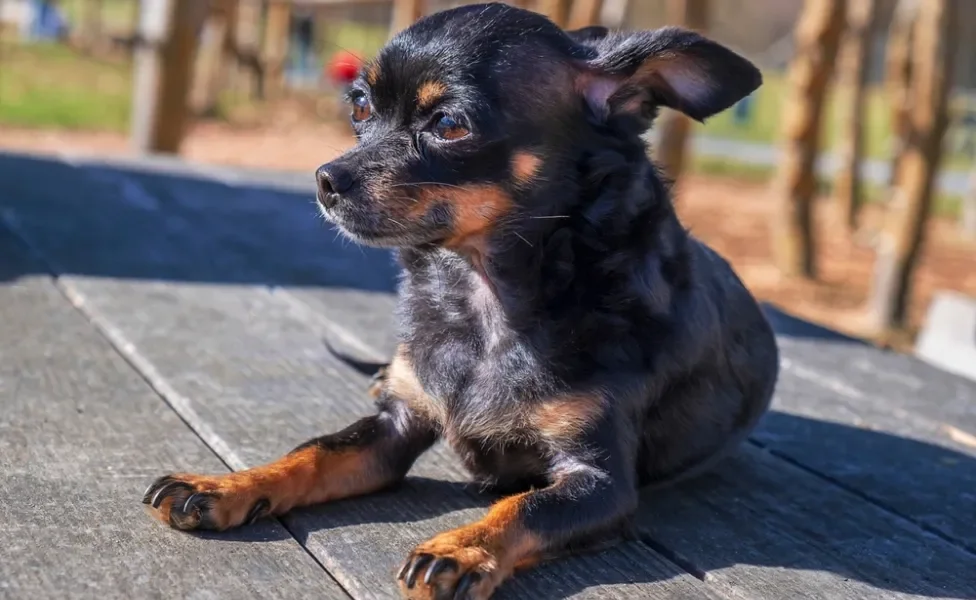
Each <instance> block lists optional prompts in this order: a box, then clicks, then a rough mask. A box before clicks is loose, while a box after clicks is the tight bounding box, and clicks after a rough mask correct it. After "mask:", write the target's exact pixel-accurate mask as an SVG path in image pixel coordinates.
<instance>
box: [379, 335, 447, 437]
mask: <svg viewBox="0 0 976 600" xmlns="http://www.w3.org/2000/svg"><path fill="white" fill-rule="evenodd" d="M386 391H387V392H388V393H389V394H390V395H391V396H393V397H394V398H398V399H400V400H402V401H403V402H405V403H406V405H407V406H409V407H410V410H412V411H413V412H415V413H417V414H418V415H422V416H423V417H424V418H426V419H429V420H430V421H432V422H434V423H441V424H443V423H444V421H445V420H446V418H447V415H446V414H445V413H444V407H443V405H442V404H441V403H440V402H436V401H435V400H434V399H433V398H431V397H430V396H429V395H428V394H427V392H426V391H424V387H423V385H421V383H420V380H419V379H418V378H417V373H416V372H415V371H414V369H413V364H412V363H411V362H410V359H409V358H407V354H406V352H405V351H404V350H403V348H399V349H397V352H396V355H394V357H393V361H392V362H390V366H389V367H388V368H387V370H386Z"/></svg>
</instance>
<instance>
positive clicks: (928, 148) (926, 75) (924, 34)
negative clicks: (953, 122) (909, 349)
mask: <svg viewBox="0 0 976 600" xmlns="http://www.w3.org/2000/svg"><path fill="white" fill-rule="evenodd" d="M956 10H957V5H956V4H955V1H954V0H925V2H921V3H920V4H919V8H918V23H917V29H916V31H915V40H914V42H913V44H912V52H911V54H912V72H913V73H914V77H913V79H914V82H913V85H912V88H913V90H912V96H913V100H914V104H913V109H912V111H911V114H910V116H909V122H908V127H909V135H908V146H907V147H906V148H905V153H904V155H903V156H902V159H901V160H902V173H901V175H900V176H899V178H898V182H899V183H898V188H897V191H896V193H895V197H894V199H893V201H892V204H891V206H890V207H889V212H888V215H887V218H886V222H885V225H884V227H883V228H882V230H881V234H880V239H879V241H878V247H877V259H876V261H875V267H874V281H873V287H872V290H871V297H870V298H869V300H868V311H869V312H868V314H869V318H870V325H871V326H872V327H873V328H874V330H875V332H877V333H887V332H890V331H892V330H894V329H897V328H901V327H904V325H905V323H906V320H907V317H908V304H909V300H910V295H911V283H912V276H913V275H914V273H915V267H916V265H917V263H918V256H919V251H920V250H921V248H922V244H923V242H924V237H925V226H926V224H927V221H928V217H929V214H930V212H931V208H932V198H933V196H934V188H935V178H936V175H937V173H938V169H939V162H940V160H941V158H942V140H943V137H944V135H945V132H946V129H947V128H948V126H949V114H948V110H947V109H948V102H949V94H950V92H951V90H952V77H953V74H954V71H955V63H954V61H955V55H956V45H957V39H956V38H957V31H958V29H957V27H956V25H957V24H956V19H955V15H956Z"/></svg>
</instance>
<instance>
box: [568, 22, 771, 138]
mask: <svg viewBox="0 0 976 600" xmlns="http://www.w3.org/2000/svg"><path fill="white" fill-rule="evenodd" d="M586 45H587V46H590V47H591V48H593V49H594V50H596V53H595V56H594V57H593V58H590V59H589V60H587V61H586V62H585V64H584V65H583V68H582V70H581V72H580V75H579V80H578V82H577V87H578V88H579V89H580V91H581V92H582V93H583V94H584V96H585V97H586V100H587V102H589V104H590V106H591V107H592V108H593V109H594V111H595V112H596V113H597V114H600V115H604V116H608V115H614V114H621V113H629V114H631V115H632V116H635V117H637V118H639V119H643V120H645V121H646V125H647V126H649V125H650V120H651V119H652V118H653V116H654V114H655V113H656V108H657V107H659V106H667V107H668V108H673V109H675V110H678V111H681V112H683V113H684V114H686V115H688V116H689V117H691V118H693V119H695V120H696V121H704V120H705V119H706V118H708V117H710V116H712V115H714V114H716V113H719V112H721V111H723V110H725V109H727V108H729V107H730V106H732V105H733V104H735V103H736V102H738V101H739V100H741V99H742V98H744V97H746V96H748V95H749V94H751V93H752V92H753V91H754V90H756V89H757V88H758V87H759V86H760V85H761V84H762V74H761V73H760V72H759V69H757V68H756V67H755V65H753V64H752V63H751V62H749V61H748V60H746V59H745V58H743V57H741V56H739V55H738V54H736V53H735V52H733V51H732V50H729V49H728V48H726V47H725V46H722V45H721V44H718V43H716V42H713V41H711V40H709V39H706V38H704V37H702V36H700V35H698V34H697V33H694V32H692V31H688V30H685V29H680V28H677V27H665V28H662V29H657V30H654V31H639V32H635V33H629V34H627V33H614V34H609V35H606V36H604V37H603V38H602V39H599V40H598V41H596V42H593V41H589V43H587V44H586Z"/></svg>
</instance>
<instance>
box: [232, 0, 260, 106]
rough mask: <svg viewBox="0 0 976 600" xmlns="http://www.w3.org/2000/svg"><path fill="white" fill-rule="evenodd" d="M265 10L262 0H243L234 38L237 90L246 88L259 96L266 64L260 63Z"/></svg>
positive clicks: (253, 94)
mask: <svg viewBox="0 0 976 600" xmlns="http://www.w3.org/2000/svg"><path fill="white" fill-rule="evenodd" d="M263 14H264V6H263V5H262V0H240V2H239V3H238V6H237V23H236V24H235V29H236V33H235V35H234V41H235V42H236V47H235V48H234V54H235V56H236V59H237V60H236V68H235V76H234V79H235V85H234V88H235V90H240V89H242V88H243V89H244V90H245V95H246V96H248V97H250V98H252V99H254V100H260V99H261V96H262V93H263V89H262V88H263V86H262V84H261V81H262V78H263V75H264V66H263V64H262V63H261V18H262V17H263Z"/></svg>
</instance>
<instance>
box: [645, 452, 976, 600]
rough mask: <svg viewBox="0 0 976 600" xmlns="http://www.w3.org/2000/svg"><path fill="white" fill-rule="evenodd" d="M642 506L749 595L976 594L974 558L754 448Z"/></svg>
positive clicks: (694, 564)
mask: <svg viewBox="0 0 976 600" xmlns="http://www.w3.org/2000/svg"><path fill="white" fill-rule="evenodd" d="M644 501H645V502H646V505H647V506H648V508H649V509H648V510H646V511H642V512H641V513H640V515H639V517H638V526H639V527H640V528H641V529H642V530H643V531H644V532H646V535H649V536H651V537H652V539H654V540H656V541H658V542H660V543H662V544H664V545H666V546H667V547H668V548H671V549H673V550H674V552H675V553H676V554H678V555H679V556H680V557H681V558H682V559H683V560H684V561H686V564H687V565H688V566H689V567H690V568H691V569H692V570H696V571H700V572H702V573H704V574H707V578H706V579H707V581H709V582H711V583H713V584H714V585H715V586H716V587H719V588H720V589H727V590H735V591H736V592H737V593H741V594H742V595H744V596H746V597H756V598H852V599H853V598H907V597H935V598H967V597H971V595H972V591H973V590H976V555H974V554H972V553H969V552H966V551H965V550H962V549H960V548H958V547H956V546H953V545H951V544H949V543H946V542H945V541H943V540H941V539H939V538H937V537H935V536H931V535H926V534H925V533H924V532H921V531H920V530H919V529H918V528H917V527H916V526H915V525H913V524H912V523H910V522H908V521H906V520H904V519H901V518H899V517H897V516H895V515H892V514H891V513H888V512H886V511H883V510H881V509H879V508H878V507H876V506H874V505H872V504H870V503H868V502H865V501H864V500H863V499H861V498H860V497H858V496H856V495H854V494H850V493H848V492H845V491H843V490H841V489H838V488H836V487H834V486H831V485H827V484H825V483H824V482H823V481H822V480H820V479H818V478H817V477H815V476H813V475H811V474H809V473H808V472H806V471H803V470H801V469H799V468H795V467H792V466H790V465H787V464H784V463H783V462H782V461H781V460H779V459H777V458H775V457H772V456H770V455H769V454H768V453H764V452H763V451H761V450H759V449H756V448H752V447H747V448H746V449H745V450H744V451H743V452H740V453H739V454H738V455H737V456H736V457H734V458H732V459H730V460H729V461H728V462H726V463H725V464H724V465H723V467H722V468H721V469H718V470H716V471H715V472H713V473H711V474H709V475H706V476H703V477H702V478H700V479H698V480H695V481H692V482H688V483H687V484H685V485H682V486H680V487H679V488H677V489H675V490H669V491H666V492H659V493H656V494H655V493H653V492H648V493H646V494H645V496H644ZM689 524H694V527H689Z"/></svg>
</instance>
